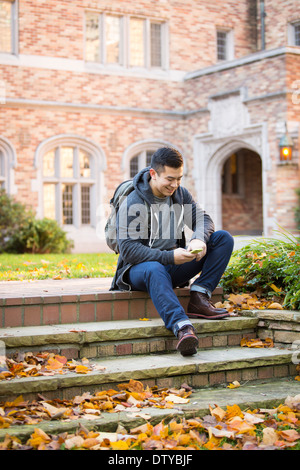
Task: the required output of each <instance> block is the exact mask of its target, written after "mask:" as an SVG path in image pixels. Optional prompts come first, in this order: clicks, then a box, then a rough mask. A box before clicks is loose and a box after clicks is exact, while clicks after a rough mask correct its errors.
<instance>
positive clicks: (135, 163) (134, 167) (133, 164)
mask: <svg viewBox="0 0 300 470" xmlns="http://www.w3.org/2000/svg"><path fill="white" fill-rule="evenodd" d="M138 171H139V156H137V157H133V158H132V159H131V160H130V178H133V177H134V176H135V175H136V174H137V173H138Z"/></svg>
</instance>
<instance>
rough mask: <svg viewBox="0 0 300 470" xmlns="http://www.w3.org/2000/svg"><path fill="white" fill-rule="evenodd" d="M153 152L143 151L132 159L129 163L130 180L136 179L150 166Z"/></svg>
mask: <svg viewBox="0 0 300 470" xmlns="http://www.w3.org/2000/svg"><path fill="white" fill-rule="evenodd" d="M152 154H153V151H152V150H143V151H142V152H140V153H139V154H137V155H135V156H134V157H132V158H131V159H130V162H129V166H130V168H129V175H130V178H134V176H135V175H136V174H137V173H138V172H139V171H141V170H142V169H143V168H145V167H147V166H150V163H151V157H152Z"/></svg>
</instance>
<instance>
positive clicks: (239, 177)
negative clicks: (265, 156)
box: [222, 148, 263, 235]
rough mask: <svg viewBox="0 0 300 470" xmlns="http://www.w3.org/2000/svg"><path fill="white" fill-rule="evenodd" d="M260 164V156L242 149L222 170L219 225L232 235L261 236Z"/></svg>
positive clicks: (228, 160) (225, 163) (231, 156)
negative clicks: (220, 223) (220, 220)
mask: <svg viewBox="0 0 300 470" xmlns="http://www.w3.org/2000/svg"><path fill="white" fill-rule="evenodd" d="M261 167H262V165H261V159H260V156H259V155H258V154H257V153H256V152H253V151H252V150H249V149H245V148H241V149H239V150H237V151H236V152H234V153H232V154H231V155H230V156H229V157H228V158H227V159H226V161H225V162H224V165H223V169H222V227H223V229H224V230H228V231H229V232H230V233H231V234H232V235H262V232H263V209H262V208H263V202H262V168H261Z"/></svg>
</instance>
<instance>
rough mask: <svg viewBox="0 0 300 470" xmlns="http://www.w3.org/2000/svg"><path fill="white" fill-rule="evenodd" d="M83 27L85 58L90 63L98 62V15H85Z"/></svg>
mask: <svg viewBox="0 0 300 470" xmlns="http://www.w3.org/2000/svg"><path fill="white" fill-rule="evenodd" d="M85 25H86V26H85V29H86V33H85V58H86V60H87V61H90V62H99V61H100V39H99V15H98V14H97V13H87V14H86V20H85Z"/></svg>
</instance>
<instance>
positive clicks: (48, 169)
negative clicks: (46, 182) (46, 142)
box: [43, 150, 55, 176]
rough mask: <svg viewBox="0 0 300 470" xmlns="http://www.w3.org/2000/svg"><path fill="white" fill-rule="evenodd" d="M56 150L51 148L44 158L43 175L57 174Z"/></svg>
mask: <svg viewBox="0 0 300 470" xmlns="http://www.w3.org/2000/svg"><path fill="white" fill-rule="evenodd" d="M54 162H55V150H51V151H50V152H48V153H46V154H45V155H44V158H43V175H44V176H54V175H55V163H54Z"/></svg>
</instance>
